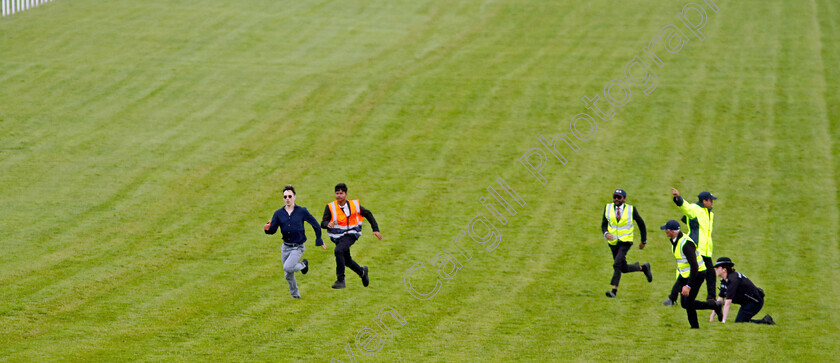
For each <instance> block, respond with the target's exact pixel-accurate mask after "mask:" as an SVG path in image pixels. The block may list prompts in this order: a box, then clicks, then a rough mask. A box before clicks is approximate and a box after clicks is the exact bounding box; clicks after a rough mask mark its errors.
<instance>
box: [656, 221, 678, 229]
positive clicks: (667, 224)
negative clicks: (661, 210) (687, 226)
mask: <svg viewBox="0 0 840 363" xmlns="http://www.w3.org/2000/svg"><path fill="white" fill-rule="evenodd" d="M659 229H670V230H672V231H679V230H680V222H677V221H675V220H673V219H672V220H670V221H668V222H665V225H664V226H662V227H659Z"/></svg>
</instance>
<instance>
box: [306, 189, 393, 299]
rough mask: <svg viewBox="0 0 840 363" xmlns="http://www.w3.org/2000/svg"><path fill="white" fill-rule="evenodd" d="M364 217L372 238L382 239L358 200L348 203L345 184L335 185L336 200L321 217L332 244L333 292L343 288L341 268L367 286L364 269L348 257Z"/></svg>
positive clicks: (369, 214)
mask: <svg viewBox="0 0 840 363" xmlns="http://www.w3.org/2000/svg"><path fill="white" fill-rule="evenodd" d="M365 218H367V219H368V220H369V221H370V228H371V229H373V235H374V236H376V238H379V239H380V240H382V235H381V234H380V233H379V225H378V224H376V219H374V218H373V213H371V212H370V211H369V210H367V209H365V207H362V205H361V204H360V203H359V200H358V199H354V200H350V201H348V200H347V185H346V184H344V183H338V184H337V185H336V186H335V201H334V202H330V203H329V204H327V207H326V208H325V209H324V217H323V218H321V228H324V229H326V230H327V234H328V235H329V236H330V240H332V241H333V243H335V275H336V280H335V283H334V284H333V285H332V288H333V289H343V288H344V287H345V286H346V285H345V283H344V267H345V266H347V267H349V268H350V269H351V270H353V272H355V273H357V274H358V275H359V277H361V278H362V285H364V286H365V287H367V286H368V284H370V277H369V275H368V267H367V266H359V264H358V263H356V261H353V258H352V257H351V256H350V246H352V245H353V243H356V240H358V239H359V237H361V236H362V221H364V220H365Z"/></svg>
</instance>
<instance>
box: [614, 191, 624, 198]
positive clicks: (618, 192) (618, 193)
mask: <svg viewBox="0 0 840 363" xmlns="http://www.w3.org/2000/svg"><path fill="white" fill-rule="evenodd" d="M613 195H620V196H622V197H624V198H627V192H625V191H624V189H616V190H615V191H614V192H613Z"/></svg>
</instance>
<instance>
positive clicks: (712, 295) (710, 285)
mask: <svg viewBox="0 0 840 363" xmlns="http://www.w3.org/2000/svg"><path fill="white" fill-rule="evenodd" d="M703 264H704V265H706V300H715V299H716V296H717V293H716V292H715V287H716V286H717V285H716V283H715V266H714V265H713V264H712V258H711V257H706V256H703ZM680 290H682V286H680V285H679V283H677V282H676V281H675V282H674V286H673V287H671V294H670V295H668V298H669V299H671V301H677V296H678V295H679V294H680Z"/></svg>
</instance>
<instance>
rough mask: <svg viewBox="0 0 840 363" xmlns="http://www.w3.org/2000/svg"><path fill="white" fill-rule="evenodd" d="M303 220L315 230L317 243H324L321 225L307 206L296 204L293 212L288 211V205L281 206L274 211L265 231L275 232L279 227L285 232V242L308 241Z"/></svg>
mask: <svg viewBox="0 0 840 363" xmlns="http://www.w3.org/2000/svg"><path fill="white" fill-rule="evenodd" d="M303 222H308V223H309V224H310V225H312V229H314V230H315V245H316V246H320V245H323V244H324V241H323V240H321V228H320V227H321V226H319V225H318V220H317V219H315V217H313V216H312V214H310V213H309V210H307V209H306V208H305V207H301V206H299V205H296V206H295V208H294V209H292V214H291V215H290V214H289V212H286V207H283V208H280V209H278V210H277V211H275V212H274V216H273V217H271V226H270V227H269V228H268V230H267V231H265V234H274V233H276V232H277V228H278V227H279V228H280V232H281V233H283V242H284V243H286V244H290V245H299V244H303V243H304V242H306V230H305V229H304V225H303Z"/></svg>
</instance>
